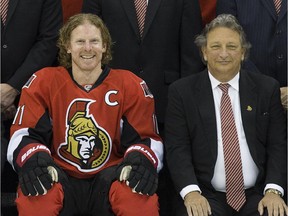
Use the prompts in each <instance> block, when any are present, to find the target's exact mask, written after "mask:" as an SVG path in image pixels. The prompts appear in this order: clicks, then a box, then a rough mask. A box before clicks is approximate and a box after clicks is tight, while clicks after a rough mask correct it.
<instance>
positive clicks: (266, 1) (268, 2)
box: [261, 0, 278, 21]
mask: <svg viewBox="0 0 288 216" xmlns="http://www.w3.org/2000/svg"><path fill="white" fill-rule="evenodd" d="M261 1H262V3H263V5H264V7H265V8H266V10H268V12H269V13H270V15H271V16H272V17H273V19H274V20H275V21H276V20H277V18H278V17H277V14H276V10H275V5H274V2H273V0H261Z"/></svg>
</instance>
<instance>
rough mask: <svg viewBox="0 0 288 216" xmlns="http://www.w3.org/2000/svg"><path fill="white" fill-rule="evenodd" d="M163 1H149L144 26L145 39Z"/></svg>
mask: <svg viewBox="0 0 288 216" xmlns="http://www.w3.org/2000/svg"><path fill="white" fill-rule="evenodd" d="M161 1H162V0H149V2H148V7H147V12H146V17H145V24H144V31H143V38H144V37H145V35H146V34H147V32H148V29H149V28H150V26H151V24H152V21H153V19H154V17H155V15H156V12H157V10H158V9H159V7H160V3H161Z"/></svg>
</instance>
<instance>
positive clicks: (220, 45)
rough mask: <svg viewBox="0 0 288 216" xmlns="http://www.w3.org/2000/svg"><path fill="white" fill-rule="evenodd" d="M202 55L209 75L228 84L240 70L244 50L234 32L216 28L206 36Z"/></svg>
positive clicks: (237, 35)
mask: <svg viewBox="0 0 288 216" xmlns="http://www.w3.org/2000/svg"><path fill="white" fill-rule="evenodd" d="M202 53H203V57H204V59H205V61H207V67H208V70H209V71H210V73H211V74H212V75H213V76H214V77H215V78H216V79H217V80H219V81H221V82H228V81H229V80H231V79H232V78H233V77H234V76H235V75H236V74H237V73H238V72H239V70H240V66H241V61H242V60H244V53H245V50H244V49H243V48H242V46H241V41H240V36H239V34H238V33H237V32H236V31H233V30H231V29H229V28H225V27H216V28H215V29H213V30H212V31H210V32H209V33H208V34H207V45H206V46H205V47H203V48H202Z"/></svg>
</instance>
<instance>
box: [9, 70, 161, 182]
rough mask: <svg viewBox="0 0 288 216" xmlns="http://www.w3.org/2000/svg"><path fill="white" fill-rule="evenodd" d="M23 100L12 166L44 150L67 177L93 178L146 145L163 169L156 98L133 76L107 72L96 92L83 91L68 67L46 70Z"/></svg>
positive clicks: (13, 133) (25, 89)
mask: <svg viewBox="0 0 288 216" xmlns="http://www.w3.org/2000/svg"><path fill="white" fill-rule="evenodd" d="M21 94H22V95H21V99H20V102H19V106H18V109H17V113H16V116H15V119H14V122H13V125H12V127H11V139H10V143H9V147H8V161H9V162H10V163H11V164H12V165H14V164H15V163H16V162H17V163H20V161H25V160H26V158H29V154H31V153H32V152H34V151H38V150H41V148H43V145H45V146H46V147H47V149H50V151H51V155H52V157H53V158H54V160H55V162H56V163H57V164H58V165H59V166H61V167H62V168H63V169H64V170H65V171H66V172H67V173H68V174H70V175H72V176H74V177H78V178H89V177H92V176H93V175H94V174H95V173H97V172H99V171H100V170H102V169H103V168H105V167H108V166H112V165H115V164H117V163H119V162H120V161H121V159H122V158H123V155H124V153H125V151H126V149H127V148H128V147H129V146H131V145H135V144H142V145H143V144H144V145H146V146H148V147H149V148H150V149H151V150H152V151H153V152H154V153H155V155H156V156H157V159H158V167H157V169H158V171H159V170H160V169H161V167H162V159H163V145H162V141H161V138H160V137H159V135H158V131H157V121H156V117H155V114H154V99H153V95H152V93H151V92H150V91H149V89H148V87H147V85H146V84H145V82H144V81H143V80H142V79H140V78H139V77H137V76H136V75H134V74H133V73H131V72H129V71H126V70H115V69H110V68H108V67H105V68H104V69H103V72H102V74H101V75H100V77H99V79H98V80H97V82H96V83H95V84H94V85H93V86H84V87H83V86H80V85H78V84H77V83H76V82H75V81H74V80H73V77H72V73H71V71H70V72H69V71H67V70H66V69H65V68H63V67H50V68H44V69H42V70H40V71H38V72H36V73H35V74H33V76H32V77H31V78H30V79H29V81H28V82H27V83H26V84H25V86H24V87H23V89H22V93H21ZM37 144H39V145H37ZM41 144H42V145H41ZM31 146H32V147H31ZM18 155H21V158H19V157H18ZM17 160H18V161H17ZM19 160H20V161H19Z"/></svg>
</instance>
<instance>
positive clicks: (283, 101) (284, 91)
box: [280, 86, 288, 111]
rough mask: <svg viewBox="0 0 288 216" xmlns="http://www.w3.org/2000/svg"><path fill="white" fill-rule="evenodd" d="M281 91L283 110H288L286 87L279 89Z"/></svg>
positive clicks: (287, 91)
mask: <svg viewBox="0 0 288 216" xmlns="http://www.w3.org/2000/svg"><path fill="white" fill-rule="evenodd" d="M280 91H281V102H282V105H283V107H284V109H285V110H286V111H287V110H288V87H287V86H286V87H282V88H280Z"/></svg>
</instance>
